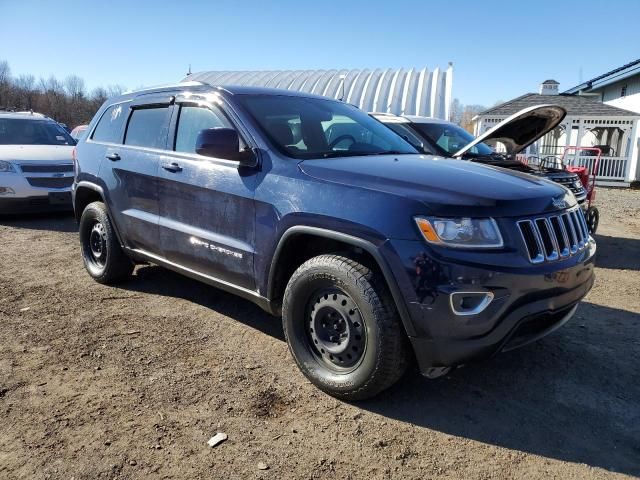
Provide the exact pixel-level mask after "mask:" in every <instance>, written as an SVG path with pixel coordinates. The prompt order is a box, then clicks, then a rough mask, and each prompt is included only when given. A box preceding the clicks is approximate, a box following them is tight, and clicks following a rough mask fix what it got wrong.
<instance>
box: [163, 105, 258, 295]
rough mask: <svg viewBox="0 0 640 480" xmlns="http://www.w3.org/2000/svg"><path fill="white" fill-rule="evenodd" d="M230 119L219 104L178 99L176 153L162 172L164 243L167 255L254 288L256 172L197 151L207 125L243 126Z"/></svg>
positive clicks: (172, 146) (172, 141)
mask: <svg viewBox="0 0 640 480" xmlns="http://www.w3.org/2000/svg"><path fill="white" fill-rule="evenodd" d="M230 118H231V117H230V116H229V115H228V113H226V112H225V111H224V110H223V108H222V107H221V106H220V105H217V104H212V103H194V102H193V101H192V100H191V101H190V100H189V98H188V97H187V98H185V99H181V98H178V99H177V100H176V104H175V106H174V112H173V118H172V121H171V132H172V135H171V136H170V146H169V149H170V150H172V151H171V152H167V154H166V155H165V156H164V157H163V158H162V160H161V164H160V170H159V178H160V184H159V198H160V210H159V217H160V218H159V225H160V243H161V245H162V250H163V256H164V257H165V258H166V259H167V260H169V261H171V262H173V263H177V264H179V265H181V266H182V267H186V268H188V269H190V270H193V271H195V272H198V273H201V274H205V275H207V276H210V277H213V278H215V279H216V280H220V281H223V282H228V283H232V284H234V285H236V286H240V287H243V288H247V289H254V288H255V281H254V275H253V254H254V242H255V239H254V232H255V208H254V200H253V197H254V191H255V184H256V172H257V170H256V169H254V168H245V167H240V166H239V163H238V162H237V161H233V160H226V159H218V158H211V157H205V156H202V155H198V154H197V153H196V151H195V145H196V138H197V136H198V133H199V132H200V131H201V130H203V129H207V128H219V127H226V128H235V129H236V130H238V128H237V127H236V124H235V123H234V122H232V121H231V120H230ZM240 137H241V138H243V135H242V133H241V132H240ZM244 138H247V136H246V135H244ZM241 142H242V140H241Z"/></svg>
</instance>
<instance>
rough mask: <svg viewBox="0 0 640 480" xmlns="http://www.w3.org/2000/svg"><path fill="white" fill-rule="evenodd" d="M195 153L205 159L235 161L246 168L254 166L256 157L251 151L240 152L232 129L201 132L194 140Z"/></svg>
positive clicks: (236, 133) (236, 137)
mask: <svg viewBox="0 0 640 480" xmlns="http://www.w3.org/2000/svg"><path fill="white" fill-rule="evenodd" d="M196 153H197V154H198V155H204V156H206V157H214V158H224V159H226V160H236V161H238V162H240V165H242V166H247V167H252V166H255V164H256V157H255V155H254V153H253V152H252V151H251V150H248V149H245V150H240V137H239V136H238V132H237V131H235V130H234V129H233V128H207V129H205V130H201V131H200V133H199V134H198V137H197V138H196Z"/></svg>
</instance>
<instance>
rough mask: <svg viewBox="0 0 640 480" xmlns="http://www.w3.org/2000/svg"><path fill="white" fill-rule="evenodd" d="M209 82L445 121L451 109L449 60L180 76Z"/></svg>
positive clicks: (366, 110) (451, 79) (217, 72)
mask: <svg viewBox="0 0 640 480" xmlns="http://www.w3.org/2000/svg"><path fill="white" fill-rule="evenodd" d="M187 80H192V81H202V82H206V83H209V84H212V85H246V86H258V87H271V88H282V89H286V90H296V91H301V92H307V93H314V94H317V95H324V96H326V97H332V98H337V99H342V100H344V101H345V102H348V103H351V104H353V105H356V106H358V107H359V108H361V109H362V110H364V111H365V112H387V113H395V114H396V115H422V116H426V117H435V118H441V119H443V120H446V119H448V118H449V114H450V108H451V88H452V84H453V65H452V64H449V66H448V68H447V69H446V70H440V69H439V68H436V69H435V70H432V71H430V70H429V69H427V68H426V67H425V68H421V69H414V68H410V69H402V68H401V69H392V68H386V69H382V68H378V69H372V70H368V69H365V70H272V71H212V72H197V73H192V74H190V75H188V76H187V77H185V78H184V79H183V81H187Z"/></svg>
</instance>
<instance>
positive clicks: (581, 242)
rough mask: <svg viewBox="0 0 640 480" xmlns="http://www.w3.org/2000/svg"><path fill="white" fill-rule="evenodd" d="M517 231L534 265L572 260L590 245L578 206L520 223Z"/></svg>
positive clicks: (587, 230)
mask: <svg viewBox="0 0 640 480" xmlns="http://www.w3.org/2000/svg"><path fill="white" fill-rule="evenodd" d="M518 228H519V229H520V233H521V234H522V238H523V239H524V244H525V246H526V247H527V253H528V254H529V260H530V261H531V263H542V262H545V261H547V262H552V261H554V260H558V259H561V258H566V257H569V256H571V255H574V254H575V253H577V252H580V251H582V250H584V248H585V247H586V246H587V244H588V243H589V229H588V228H587V222H586V221H585V219H584V215H583V214H582V210H581V209H580V208H579V207H575V208H573V209H571V210H565V211H564V212H562V213H560V214H558V215H551V216H545V217H539V218H535V219H531V220H520V221H518Z"/></svg>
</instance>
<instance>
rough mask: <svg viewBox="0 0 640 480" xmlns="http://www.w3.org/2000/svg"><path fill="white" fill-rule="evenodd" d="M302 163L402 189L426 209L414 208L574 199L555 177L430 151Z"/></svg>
mask: <svg viewBox="0 0 640 480" xmlns="http://www.w3.org/2000/svg"><path fill="white" fill-rule="evenodd" d="M300 169H301V170H302V171H303V172H304V173H306V174H307V175H309V176H312V177H314V178H317V179H321V180H325V181H328V182H334V183H340V184H343V185H348V186H353V187H359V188H365V189H369V190H374V191H377V192H385V193H390V194H393V195H401V196H404V197H408V198H411V199H414V200H417V201H419V202H422V203H423V204H424V205H425V206H426V210H427V211H426V212H412V213H413V214H419V213H426V214H433V215H460V216H462V215H464V216H526V215H535V214H538V213H542V212H547V211H555V210H558V209H563V208H567V207H569V206H573V205H574V204H575V199H574V198H573V196H572V195H571V193H570V192H569V191H568V190H567V189H565V188H564V187H561V186H559V185H557V184H556V183H554V182H552V181H549V180H545V179H543V178H540V177H534V176H532V175H527V174H524V173H520V172H515V171H512V170H507V169H505V168H500V167H493V166H488V165H482V164H478V163H471V162H460V161H459V160H454V159H445V158H442V157H433V156H430V155H397V156H395V155H380V156H363V157H345V158H333V159H322V160H305V161H303V162H301V163H300ZM563 203H564V205H563Z"/></svg>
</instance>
